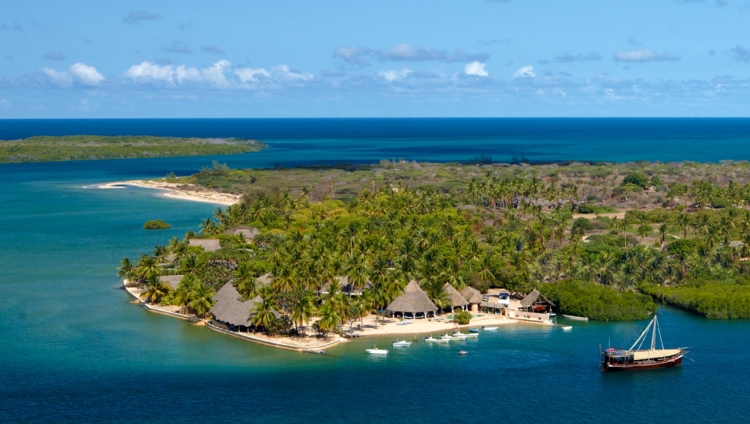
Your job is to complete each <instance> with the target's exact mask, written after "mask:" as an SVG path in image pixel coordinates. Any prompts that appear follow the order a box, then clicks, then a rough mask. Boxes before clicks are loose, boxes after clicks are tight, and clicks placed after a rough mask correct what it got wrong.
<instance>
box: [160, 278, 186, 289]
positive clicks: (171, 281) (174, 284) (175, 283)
mask: <svg viewBox="0 0 750 424" xmlns="http://www.w3.org/2000/svg"><path fill="white" fill-rule="evenodd" d="M182 277H184V275H162V276H161V277H159V281H161V282H163V283H167V284H169V287H172V290H177V286H179V285H180V280H182Z"/></svg>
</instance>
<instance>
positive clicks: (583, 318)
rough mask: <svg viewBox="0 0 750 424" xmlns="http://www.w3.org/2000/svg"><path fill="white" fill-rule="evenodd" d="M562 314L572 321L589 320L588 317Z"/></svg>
mask: <svg viewBox="0 0 750 424" xmlns="http://www.w3.org/2000/svg"><path fill="white" fill-rule="evenodd" d="M563 316H564V317H565V318H567V319H572V320H573V321H588V320H589V318H588V317H577V316H575V315H565V314H563Z"/></svg>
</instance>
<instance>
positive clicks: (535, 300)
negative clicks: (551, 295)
mask: <svg viewBox="0 0 750 424" xmlns="http://www.w3.org/2000/svg"><path fill="white" fill-rule="evenodd" d="M540 297H541V300H540V299H539V298H540ZM551 306H555V304H554V303H552V302H550V300H549V299H547V298H546V297H544V295H543V294H541V293H539V290H537V289H534V290H532V291H531V293H529V294H527V295H526V297H524V298H523V299H522V300H521V306H520V308H519V309H522V310H526V311H529V312H548V311H549V309H550V307H551Z"/></svg>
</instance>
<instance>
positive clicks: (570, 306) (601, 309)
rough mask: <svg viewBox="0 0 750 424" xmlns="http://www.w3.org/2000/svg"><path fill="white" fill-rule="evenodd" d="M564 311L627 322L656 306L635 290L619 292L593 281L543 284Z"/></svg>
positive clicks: (648, 298)
mask: <svg viewBox="0 0 750 424" xmlns="http://www.w3.org/2000/svg"><path fill="white" fill-rule="evenodd" d="M539 291H541V292H542V294H544V295H545V296H546V297H547V298H548V299H550V300H551V301H552V302H553V303H555V304H557V306H558V307H559V308H560V312H561V313H563V314H569V315H576V316H584V317H589V318H590V319H594V320H602V321H604V320H606V321H625V320H637V319H646V318H648V316H649V313H650V312H654V311H655V310H656V305H655V304H654V302H653V300H652V299H651V297H650V296H646V295H643V294H638V293H634V292H631V291H624V292H618V291H615V290H610V289H608V288H606V287H604V286H601V285H599V284H596V283H594V282H591V281H560V282H558V283H554V284H542V285H540V286H539Z"/></svg>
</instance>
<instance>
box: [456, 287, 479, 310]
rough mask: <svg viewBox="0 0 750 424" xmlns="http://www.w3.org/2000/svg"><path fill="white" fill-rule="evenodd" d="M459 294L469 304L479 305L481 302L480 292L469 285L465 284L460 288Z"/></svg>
mask: <svg viewBox="0 0 750 424" xmlns="http://www.w3.org/2000/svg"><path fill="white" fill-rule="evenodd" d="M461 296H463V297H464V299H466V301H467V302H469V304H471V305H480V304H481V303H482V293H481V292H480V291H479V290H477V289H475V288H474V287H471V286H466V287H464V288H463V290H461Z"/></svg>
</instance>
